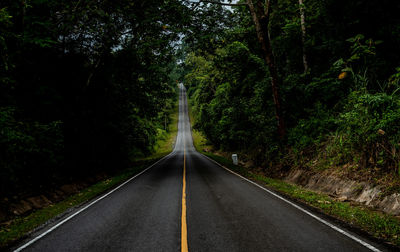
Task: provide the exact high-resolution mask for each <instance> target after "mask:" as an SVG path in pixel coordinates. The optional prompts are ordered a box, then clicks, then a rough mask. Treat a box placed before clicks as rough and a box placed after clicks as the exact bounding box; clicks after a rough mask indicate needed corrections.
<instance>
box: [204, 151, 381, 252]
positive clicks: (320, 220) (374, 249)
mask: <svg viewBox="0 0 400 252" xmlns="http://www.w3.org/2000/svg"><path fill="white" fill-rule="evenodd" d="M199 153H200V152H199ZM200 154H201V155H203V156H204V157H206V158H207V159H208V160H210V161H212V162H214V163H215V164H217V165H218V166H220V167H222V168H224V169H225V170H227V171H229V172H230V173H232V174H234V175H236V176H238V177H240V178H242V179H243V180H246V181H247V182H249V183H251V184H253V185H255V186H257V187H259V188H260V189H262V190H264V191H266V192H268V193H270V194H272V195H273V196H275V197H277V198H278V199H280V200H283V201H284V202H286V203H288V204H289V205H291V206H293V207H295V208H297V209H298V210H300V211H302V212H303V213H305V214H307V215H309V216H311V217H312V218H314V219H316V220H317V221H319V222H322V223H323V224H325V225H327V226H328V227H330V228H332V229H334V230H336V231H337V232H339V233H341V234H343V235H345V236H347V237H349V238H350V239H352V240H354V241H356V242H358V243H360V244H361V245H363V246H364V247H366V248H368V249H370V250H372V251H375V252H379V251H381V250H379V249H377V248H375V247H374V246H372V245H371V244H369V243H367V242H365V241H363V240H361V239H359V238H357V237H355V236H354V235H352V234H349V233H348V232H346V231H344V230H343V229H340V228H339V227H337V226H335V225H333V224H331V223H329V222H327V221H326V220H324V219H321V218H320V217H318V216H316V215H314V214H313V213H311V212H309V211H307V210H306V209H304V208H302V207H301V206H298V205H296V204H294V203H293V202H291V201H289V200H287V199H285V198H283V197H282V196H280V195H278V194H276V193H274V192H273V191H270V190H268V189H267V188H265V187H262V186H261V185H259V184H257V183H255V182H253V181H251V180H249V179H247V178H245V177H243V176H242V175H240V174H238V173H236V172H234V171H231V170H230V169H228V168H226V167H225V166H223V165H221V164H220V163H218V162H217V161H215V160H213V159H211V158H209V157H207V156H206V155H204V154H203V153H200Z"/></svg>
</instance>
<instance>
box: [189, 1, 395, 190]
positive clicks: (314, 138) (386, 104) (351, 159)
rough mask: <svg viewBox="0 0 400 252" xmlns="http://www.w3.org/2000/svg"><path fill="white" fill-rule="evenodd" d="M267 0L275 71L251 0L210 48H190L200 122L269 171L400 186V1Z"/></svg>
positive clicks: (214, 137) (222, 145)
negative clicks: (334, 173)
mask: <svg viewBox="0 0 400 252" xmlns="http://www.w3.org/2000/svg"><path fill="white" fill-rule="evenodd" d="M253 2H256V3H259V2H260V1H253ZM267 2H270V5H269V6H265V8H266V9H268V10H269V16H268V17H264V18H265V19H264V22H268V27H267V28H266V30H267V31H268V34H267V35H268V36H267V38H265V40H268V39H269V40H270V41H269V46H270V47H271V48H270V49H271V51H272V53H273V55H272V56H274V58H273V59H274V63H275V65H274V67H273V68H271V65H270V62H268V60H266V56H268V55H266V53H265V52H263V51H262V50H260V43H259V41H258V39H257V37H258V35H259V34H258V33H257V32H256V30H255V29H254V17H253V18H251V16H250V13H251V10H250V12H249V8H250V7H249V8H248V7H246V5H248V4H249V1H240V3H244V5H240V6H233V7H232V9H233V14H232V16H229V15H226V16H225V18H226V19H229V21H230V23H229V25H228V26H226V27H224V29H222V30H221V31H219V32H218V33H214V36H212V35H210V36H211V38H210V40H209V41H208V42H207V43H208V44H207V50H201V49H200V48H204V47H205V46H204V44H202V43H201V41H199V42H198V44H197V47H187V48H186V50H187V52H186V57H185V61H184V64H183V66H184V67H185V73H184V76H182V79H183V80H184V83H185V85H186V86H187V88H188V94H189V97H190V100H191V105H192V109H193V114H194V115H195V117H196V118H197V120H196V122H195V124H194V125H193V128H194V129H195V130H198V131H200V132H202V133H203V135H204V136H205V137H206V138H207V140H208V141H209V142H210V143H211V144H212V145H213V146H214V147H215V149H217V150H221V151H228V152H236V153H240V154H241V156H242V157H243V156H245V157H247V159H249V160H252V161H254V162H255V164H256V165H257V166H259V167H262V168H263V169H264V170H265V172H266V173H270V174H280V173H285V172H287V171H288V170H290V169H296V168H297V169H307V170H315V171H322V170H327V169H337V170H339V171H341V174H343V176H344V177H351V178H352V177H354V178H356V179H357V180H364V181H368V182H370V183H373V184H379V185H382V186H383V187H387V188H389V187H390V188H391V189H390V190H391V191H392V192H400V68H399V62H398V59H397V58H396V57H394V55H398V54H399V53H400V51H399V48H400V32H399V27H400V21H399V19H398V18H397V13H396V12H395V11H393V8H394V9H399V7H400V6H399V4H398V3H390V1H383V2H379V3H377V2H376V1H363V2H360V1H352V2H348V1H334V0H332V1H331V0H329V1H323V2H322V1H318V0H307V1H303V3H302V4H299V2H298V1H288V0H279V1H267ZM260 6H263V5H262V4H261V5H260ZM339 6H340V7H339ZM210 8H211V7H210ZM259 15H261V14H259ZM216 18H217V17H216ZM218 18H220V17H218ZM267 42H268V41H267ZM204 43H205V42H204ZM267 46H268V45H267ZM269 56H271V55H269ZM274 71H276V72H277V73H274ZM276 78H277V82H276V83H275V79H276ZM275 84H279V88H278V91H279V93H278V95H279V97H278V98H279V102H280V107H281V110H282V111H281V112H282V113H281V114H279V113H278V112H279V111H277V99H276V97H277V94H275V93H274V92H275V91H277V90H275V88H274V87H273V86H271V85H275ZM277 119H279V120H277ZM282 125H283V126H284V127H283V128H282V127H281V126H282Z"/></svg>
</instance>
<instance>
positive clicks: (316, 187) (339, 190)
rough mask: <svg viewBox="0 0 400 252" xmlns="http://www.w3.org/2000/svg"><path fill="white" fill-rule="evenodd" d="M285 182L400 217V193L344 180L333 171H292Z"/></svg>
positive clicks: (369, 184)
mask: <svg viewBox="0 0 400 252" xmlns="http://www.w3.org/2000/svg"><path fill="white" fill-rule="evenodd" d="M284 180H285V181H287V182H290V183H294V184H297V185H301V186H302V187H304V188H306V189H310V190H313V191H318V192H323V193H326V194H329V195H330V196H332V197H336V198H338V199H339V200H342V201H354V202H357V203H361V204H364V205H366V206H369V207H373V208H375V209H377V210H381V211H383V212H385V213H389V214H392V215H396V216H400V192H392V193H389V192H388V191H387V190H385V189H386V188H385V187H384V186H383V185H376V186H374V185H372V184H371V183H368V182H360V181H356V180H351V179H346V178H342V177H340V176H336V175H335V174H334V173H332V171H323V172H312V171H305V170H292V171H291V172H289V174H288V175H287V176H285V177H284Z"/></svg>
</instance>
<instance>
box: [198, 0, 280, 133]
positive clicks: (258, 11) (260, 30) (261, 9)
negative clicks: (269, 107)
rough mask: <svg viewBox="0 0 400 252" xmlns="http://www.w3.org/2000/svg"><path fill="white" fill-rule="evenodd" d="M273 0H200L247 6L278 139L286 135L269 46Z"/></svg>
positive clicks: (277, 77)
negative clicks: (266, 78) (266, 74)
mask: <svg viewBox="0 0 400 252" xmlns="http://www.w3.org/2000/svg"><path fill="white" fill-rule="evenodd" d="M272 1H273V0H266V1H265V2H263V1H261V0H257V1H256V4H255V5H254V3H253V1H252V0H246V3H239V4H232V3H221V2H215V1H200V2H204V3H213V4H220V5H228V6H242V5H246V6H247V7H248V8H249V11H250V14H251V17H252V19H253V23H254V26H255V28H256V33H257V39H258V42H259V44H260V47H261V50H262V53H263V58H264V61H265V63H266V64H267V65H268V68H269V73H270V76H271V89H272V95H273V99H274V104H275V117H276V120H277V124H278V134H279V137H280V139H284V137H285V135H286V128H285V119H284V117H283V111H282V101H281V96H280V91H279V89H280V85H281V79H280V78H279V74H278V70H277V67H276V64H275V57H274V54H273V50H272V46H271V38H270V33H269V22H270V14H271V11H272V10H271V5H272Z"/></svg>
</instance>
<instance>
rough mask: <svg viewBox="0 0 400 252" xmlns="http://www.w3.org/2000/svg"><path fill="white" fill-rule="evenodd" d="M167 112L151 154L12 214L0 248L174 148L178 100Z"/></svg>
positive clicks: (0, 228) (1, 231)
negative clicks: (41, 204)
mask: <svg viewBox="0 0 400 252" xmlns="http://www.w3.org/2000/svg"><path fill="white" fill-rule="evenodd" d="M168 112H169V113H170V114H168V117H169V118H170V119H169V120H168V121H169V122H170V123H169V124H168V125H166V126H167V129H166V130H165V131H160V134H159V135H158V137H157V144H156V147H155V151H154V152H152V153H151V155H149V156H146V157H135V158H134V160H133V161H132V163H131V165H130V168H127V169H123V170H121V171H119V172H117V174H114V175H110V176H107V178H106V179H104V180H102V181H99V182H97V183H95V184H93V185H91V186H89V187H87V188H84V189H82V190H80V191H79V192H78V193H76V194H73V195H71V196H69V197H67V198H65V199H64V200H62V201H60V202H54V203H52V204H51V205H49V206H47V207H44V208H43V209H39V210H36V211H33V212H31V213H30V214H28V215H23V216H17V217H14V218H12V219H10V220H8V221H6V222H4V223H2V225H1V226H0V249H1V248H5V247H6V246H9V245H10V244H13V243H15V241H18V240H20V239H22V238H24V237H26V235H28V234H29V233H30V232H31V231H33V230H35V229H36V228H40V227H41V225H44V224H46V223H47V222H49V221H57V220H58V219H59V218H62V217H63V216H64V215H65V214H68V213H69V212H70V211H69V210H71V211H73V210H74V209H75V208H77V207H79V206H81V205H82V204H84V203H86V202H88V201H90V200H92V199H93V198H95V197H96V196H99V195H101V194H104V193H105V192H106V191H108V190H111V189H112V188H114V187H116V186H118V185H119V184H121V183H122V182H124V181H126V180H127V179H129V178H131V177H132V176H134V175H135V174H138V173H139V172H141V171H142V170H144V169H145V168H147V167H148V166H150V165H151V164H153V163H155V162H156V161H157V160H159V159H160V158H162V157H164V156H165V155H167V154H168V153H170V152H171V151H172V150H173V147H174V144H175V141H176V135H177V133H178V101H177V102H176V103H175V106H173V108H172V109H171V110H170V111H168Z"/></svg>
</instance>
